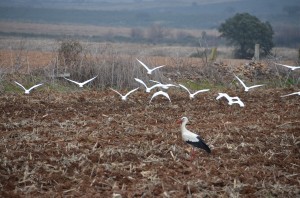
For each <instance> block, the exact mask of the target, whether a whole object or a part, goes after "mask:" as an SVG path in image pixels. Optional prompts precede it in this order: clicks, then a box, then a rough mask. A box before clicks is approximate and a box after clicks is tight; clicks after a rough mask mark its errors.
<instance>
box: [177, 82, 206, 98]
mask: <svg viewBox="0 0 300 198" xmlns="http://www.w3.org/2000/svg"><path fill="white" fill-rule="evenodd" d="M179 86H180V87H182V88H183V89H185V90H186V91H187V92H188V93H189V97H190V99H193V98H195V95H197V94H198V93H202V92H206V91H209V89H202V90H198V91H196V92H194V93H191V92H190V90H189V89H188V88H187V87H185V86H184V85H182V84H179Z"/></svg>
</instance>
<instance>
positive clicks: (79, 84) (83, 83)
mask: <svg viewBox="0 0 300 198" xmlns="http://www.w3.org/2000/svg"><path fill="white" fill-rule="evenodd" d="M97 76H98V75H97ZM97 76H95V77H94V78H91V79H89V80H86V81H84V82H82V83H80V82H77V81H74V80H70V79H68V78H66V77H64V79H66V80H68V81H70V82H72V83H75V84H77V85H78V86H79V87H83V85H85V84H86V83H88V82H91V81H92V80H94V79H95V78H97Z"/></svg>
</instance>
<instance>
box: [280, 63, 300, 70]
mask: <svg viewBox="0 0 300 198" xmlns="http://www.w3.org/2000/svg"><path fill="white" fill-rule="evenodd" d="M275 64H276V65H280V66H283V67H287V68H289V69H290V70H292V71H294V70H296V69H300V66H291V65H284V64H280V63H275Z"/></svg>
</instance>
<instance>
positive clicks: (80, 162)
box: [0, 41, 300, 197]
mask: <svg viewBox="0 0 300 198" xmlns="http://www.w3.org/2000/svg"><path fill="white" fill-rule="evenodd" d="M2 44H3V43H2ZM11 44H12V46H16V45H14V44H15V43H14V42H13V41H11ZM51 45H52V47H50V48H52V50H39V49H41V48H39V47H37V48H34V45H32V46H31V43H26V42H25V43H23V42H21V45H19V47H15V48H13V49H11V50H7V49H6V50H2V51H1V53H0V58H1V59H0V60H1V61H0V62H1V70H0V80H1V81H0V82H1V83H2V84H1V87H0V88H1V90H5V87H10V89H11V90H5V91H3V92H2V94H1V95H0V111H1V119H0V150H1V151H2V152H1V153H0V196H2V197H24V196H29V197H32V196H35V197H60V196H64V197H67V196H76V197H91V196H94V197H220V196H221V197H240V196H242V197H297V196H300V188H299V186H300V184H299V181H300V177H299V172H300V171H299V170H300V167H299V166H300V155H299V153H300V152H299V151H300V149H299V148H300V147H299V146H300V113H299V112H300V101H299V97H298V96H290V97H286V98H281V97H280V96H281V95H284V94H288V93H291V92H295V91H299V90H298V88H299V73H297V71H295V72H294V74H290V73H288V71H287V70H285V69H284V68H279V67H275V66H274V64H273V63H272V61H273V60H275V59H278V60H283V61H286V59H282V57H278V56H277V57H272V58H270V59H267V60H264V61H263V62H261V63H253V62H249V61H245V60H230V59H217V60H216V61H215V62H213V61H208V60H206V59H205V58H188V57H187V55H186V54H188V53H190V51H191V48H190V49H187V48H185V49H184V48H177V49H178V51H177V52H178V53H177V54H176V53H175V54H172V55H170V54H171V51H172V50H170V49H173V50H174V47H173V48H171V47H170V48H167V47H166V48H159V47H157V46H150V47H149V46H143V45H139V46H137V45H126V46H124V45H120V46H117V45H112V44H107V43H106V44H98V45H95V44H89V43H86V44H83V49H84V50H83V53H82V54H80V55H79V57H77V58H79V59H74V60H75V61H74V62H72V61H71V62H70V61H69V63H68V64H67V63H66V62H64V63H63V62H61V63H59V62H60V60H61V59H59V54H58V53H57V49H58V47H57V46H56V45H54V44H51ZM51 45H47V46H48V47H49V46H51ZM28 46H30V47H28ZM38 46H43V44H42V43H41V44H40V45H38ZM128 46H130V47H132V48H130V50H128V49H129V47H128ZM126 48H127V53H126V54H124V53H122V52H124V51H126ZM28 49H31V50H28ZM32 49H34V50H35V51H32ZM43 49H45V48H43ZM201 50H202V49H201ZM153 51H154V52H156V51H160V52H161V51H163V52H164V53H165V54H167V55H169V56H153V55H154V54H151V53H150V52H153ZM173 53H174V52H173ZM279 54H280V53H279ZM151 55H152V56H151ZM137 57H138V58H141V59H143V61H145V62H146V63H148V64H149V65H157V64H167V65H168V66H167V67H165V68H163V69H161V70H160V72H157V73H156V74H155V75H154V76H153V77H152V78H153V79H156V80H162V81H163V82H167V81H169V79H171V81H173V82H174V83H178V82H183V83H186V84H188V83H189V82H190V83H194V84H196V85H197V86H198V87H199V86H203V85H201V82H203V80H209V83H210V86H213V85H220V84H222V83H223V84H225V85H226V86H224V85H223V87H222V88H221V89H222V92H226V93H228V94H229V95H232V96H235V95H238V96H239V97H240V98H241V100H242V101H243V102H244V103H245V107H244V108H240V107H239V106H236V105H233V106H228V104H227V103H226V102H225V101H223V100H221V101H216V100H215V97H216V96H217V95H218V89H219V88H215V87H211V91H210V92H207V93H203V94H202V95H198V96H197V97H196V99H194V100H189V98H188V95H187V94H186V92H184V91H182V90H180V89H174V88H173V89H171V90H169V91H168V93H169V95H170V97H171V100H172V103H169V101H168V100H166V99H165V98H160V97H158V98H155V99H154V100H153V101H152V103H151V104H149V100H150V98H151V95H149V94H146V93H145V92H144V90H142V88H140V90H139V91H137V92H135V93H133V94H132V95H130V97H129V100H128V101H126V102H124V101H121V99H120V98H119V96H118V95H116V94H115V93H114V92H112V91H110V90H109V89H107V88H108V87H115V88H118V89H120V91H121V92H126V89H127V88H130V87H137V86H139V85H138V84H137V83H135V82H134V80H133V78H134V77H139V78H141V79H149V78H150V77H149V76H147V75H146V74H145V71H144V70H143V68H142V67H141V66H140V65H139V64H138V63H137V61H136V60H135V58H137ZM58 63H59V64H58ZM54 69H58V70H59V72H70V73H71V77H72V78H75V79H86V78H87V77H89V76H93V75H97V74H98V75H99V77H98V78H97V79H96V80H95V81H93V83H92V85H93V86H92V89H84V90H82V89H76V88H74V87H73V89H70V90H71V91H70V90H68V91H58V90H57V89H53V86H54V85H56V86H57V87H56V88H59V89H62V88H64V87H71V86H73V85H71V86H70V85H69V83H68V82H66V81H64V80H63V79H56V78H51V77H50V74H51V71H53V70H54ZM233 73H235V74H237V75H239V76H243V78H244V79H246V81H247V82H249V83H255V82H256V81H264V80H268V82H269V83H270V84H271V83H274V81H278V82H280V83H282V86H281V88H278V87H277V88H274V86H273V87H272V88H270V87H271V86H265V87H262V88H258V89H256V90H253V91H250V92H249V93H245V92H242V90H241V88H240V86H239V85H238V84H236V83H235V81H234V80H233ZM289 79H295V80H297V79H298V81H297V82H296V81H295V82H294V84H293V85H292V86H289V88H287V87H288V86H286V82H287V80H289ZM14 80H19V81H20V82H23V83H26V85H29V84H32V83H37V82H40V81H42V82H44V83H45V84H44V86H43V87H41V89H39V90H34V91H33V93H32V94H30V95H23V94H22V93H20V92H18V90H19V89H18V88H16V87H14V88H12V87H13V85H14V83H13V81H14ZM188 85H189V86H190V87H191V88H193V84H188ZM99 87H100V89H99ZM125 87H126V88H125ZM225 87H227V88H225ZM228 87H229V89H228ZM282 87H283V88H282ZM196 88H197V87H196ZM181 116H187V117H188V118H189V119H190V121H191V125H189V126H188V128H189V129H191V130H192V131H194V132H196V133H198V134H200V135H201V137H202V138H203V139H204V140H205V141H206V142H207V144H208V145H209V146H210V147H211V149H212V153H211V154H210V155H208V154H206V153H205V152H203V151H201V150H198V151H197V157H196V159H195V160H194V161H190V157H189V149H190V148H191V147H190V146H189V145H187V144H186V143H184V142H182V140H181V136H180V130H179V126H178V125H177V124H176V123H175V121H176V120H177V119H178V118H180V117H181Z"/></svg>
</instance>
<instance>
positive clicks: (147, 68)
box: [136, 59, 150, 71]
mask: <svg viewBox="0 0 300 198" xmlns="http://www.w3.org/2000/svg"><path fill="white" fill-rule="evenodd" d="M136 60H137V61H139V63H141V65H143V67H145V69H146V70H147V71H150V69H149V67H147V65H145V64H144V63H143V62H142V61H140V60H139V59H136Z"/></svg>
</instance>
